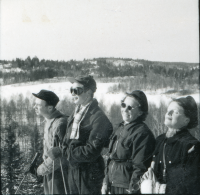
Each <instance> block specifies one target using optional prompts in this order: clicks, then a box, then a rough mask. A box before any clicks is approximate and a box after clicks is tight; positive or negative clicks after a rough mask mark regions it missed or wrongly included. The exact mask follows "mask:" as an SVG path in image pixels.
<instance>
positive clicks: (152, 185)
mask: <svg viewBox="0 0 200 195" xmlns="http://www.w3.org/2000/svg"><path fill="white" fill-rule="evenodd" d="M154 164H155V163H154V162H152V163H151V167H149V169H148V171H147V172H146V173H144V175H143V176H142V179H141V181H142V182H141V184H140V190H141V194H165V189H166V184H160V183H159V182H158V181H157V178H156V176H155V174H154V172H153V168H154Z"/></svg>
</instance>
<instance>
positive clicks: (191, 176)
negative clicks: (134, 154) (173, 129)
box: [153, 129, 200, 194]
mask: <svg viewBox="0 0 200 195" xmlns="http://www.w3.org/2000/svg"><path fill="white" fill-rule="evenodd" d="M163 150H164V156H163ZM153 160H154V161H155V167H154V173H155V175H156V177H157V179H158V181H159V182H160V183H165V184H167V187H166V194H168V193H169V194H198V193H200V142H198V140H197V139H195V138H194V137H193V136H192V135H191V134H190V133H189V132H188V130H187V129H184V130H182V131H180V132H178V133H177V134H175V135H174V136H173V137H170V138H166V134H162V135H160V136H159V137H157V139H156V148H155V152H154V156H153ZM165 165H166V169H164V167H165ZM163 174H164V175H163Z"/></svg>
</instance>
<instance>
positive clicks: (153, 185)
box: [141, 179, 166, 194]
mask: <svg viewBox="0 0 200 195" xmlns="http://www.w3.org/2000/svg"><path fill="white" fill-rule="evenodd" d="M165 190H166V184H160V183H159V182H153V180H149V179H148V180H144V181H143V182H142V183H141V194H165Z"/></svg>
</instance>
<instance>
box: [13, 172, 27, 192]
mask: <svg viewBox="0 0 200 195" xmlns="http://www.w3.org/2000/svg"><path fill="white" fill-rule="evenodd" d="M26 176H27V174H26V175H24V177H23V179H22V181H21V183H20V184H19V187H18V188H17V190H16V192H15V194H17V192H18V191H19V188H20V187H21V185H22V183H23V181H24V179H25V178H26Z"/></svg>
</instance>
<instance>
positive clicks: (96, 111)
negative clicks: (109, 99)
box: [63, 99, 113, 193]
mask: <svg viewBox="0 0 200 195" xmlns="http://www.w3.org/2000/svg"><path fill="white" fill-rule="evenodd" d="M73 120H74V113H73V114H72V115H71V116H70V117H69V120H68V133H67V135H66V136H65V141H64V144H63V148H64V154H65V155H66V156H67V158H68V161H69V164H70V166H69V169H70V172H71V170H72V169H74V170H75V171H74V174H75V175H74V178H75V179H74V180H76V181H79V184H80V185H79V187H78V191H77V192H74V191H71V193H92V190H94V188H95V185H98V186H100V187H98V188H99V189H98V190H100V189H101V184H102V181H103V178H104V168H105V166H104V161H103V158H102V156H101V152H102V149H103V148H104V147H108V143H109V137H110V135H111V134H112V130H113V128H112V125H111V123H110V121H109V120H108V118H107V116H106V115H105V114H104V112H103V111H102V110H101V109H100V108H99V106H98V102H97V100H96V99H94V100H93V102H92V104H91V105H90V107H89V109H88V111H87V113H86V115H85V117H84V119H83V120H82V121H81V123H80V128H79V133H80V134H79V139H78V140H76V139H70V135H71V130H72V124H73ZM78 177H79V178H78ZM82 181H84V182H85V183H83V182H82ZM99 183H100V185H99ZM73 184H74V181H72V179H71V178H70V181H69V186H73ZM83 186H85V187H83ZM79 188H81V189H79Z"/></svg>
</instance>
